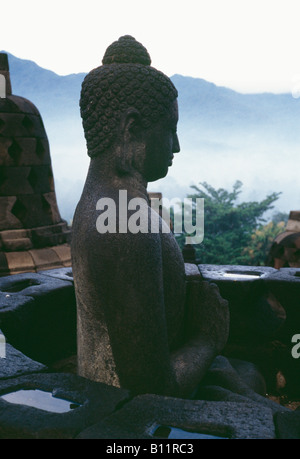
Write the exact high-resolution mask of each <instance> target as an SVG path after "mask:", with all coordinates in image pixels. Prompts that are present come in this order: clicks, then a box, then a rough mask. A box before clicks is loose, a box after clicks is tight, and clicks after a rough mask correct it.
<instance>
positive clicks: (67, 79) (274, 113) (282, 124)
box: [3, 51, 300, 220]
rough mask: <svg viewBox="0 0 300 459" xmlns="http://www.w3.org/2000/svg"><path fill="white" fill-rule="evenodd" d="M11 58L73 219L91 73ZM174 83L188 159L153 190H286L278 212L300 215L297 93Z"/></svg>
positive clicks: (176, 79)
mask: <svg viewBox="0 0 300 459" xmlns="http://www.w3.org/2000/svg"><path fill="white" fill-rule="evenodd" d="M3 52H5V51H3ZM7 54H8V58H9V65H10V75H11V82H12V91H13V94H16V95H19V96H22V97H25V98H27V99H29V100H30V101H32V102H33V103H34V104H35V105H36V106H37V108H38V110H39V111H40V113H41V116H42V118H43V121H44V125H45V128H46V132H47V135H48V138H49V142H50V151H51V158H52V165H53V171H54V178H55V184H56V193H57V199H58V203H59V207H60V211H61V214H62V216H63V217H64V218H66V219H67V220H70V219H71V218H72V215H73V212H74V209H75V205H76V203H77V201H78V199H79V197H80V194H81V190H82V187H83V183H84V180H85V177H86V172H87V168H88V164H89V158H88V157H87V154H86V144H85V139H84V135H83V129H82V124H81V119H80V111H79V98H80V90H81V84H82V81H83V79H84V77H85V75H86V74H85V73H79V74H71V75H66V76H60V75H57V74H56V73H54V72H52V71H50V70H46V69H43V68H41V67H39V66H38V65H37V64H36V63H34V62H32V61H28V60H23V59H19V58H17V57H15V56H13V55H11V54H9V53H7ZM171 80H172V81H173V83H174V85H175V86H176V88H177V90H178V93H179V97H178V103H179V123H178V135H179V141H180V146H181V152H180V153H179V154H178V155H175V159H174V161H173V166H172V168H170V169H169V174H168V176H167V177H166V178H164V179H162V180H159V181H158V182H155V183H151V184H149V190H150V191H151V190H153V191H161V192H162V193H163V195H164V196H165V197H167V198H169V199H171V198H173V197H179V198H183V197H184V196H186V195H187V194H188V193H189V192H191V189H190V185H191V184H198V183H199V182H203V181H206V182H208V183H210V184H211V185H213V186H214V187H224V188H229V189H231V187H232V185H233V183H234V182H235V181H236V180H237V179H239V180H241V181H242V182H243V184H244V187H243V190H244V191H243V194H242V198H243V199H246V200H260V199H263V198H264V197H265V195H266V194H267V193H271V192H273V191H282V192H283V194H282V196H281V198H280V200H279V201H278V206H277V207H278V209H279V210H282V211H286V212H289V210H296V209H299V208H300V191H299V186H298V185H299V178H298V176H299V174H298V170H299V147H300V123H299V122H300V100H299V99H295V98H293V97H292V95H291V94H272V93H262V94H241V93H238V92H236V91H234V90H232V89H228V88H225V87H220V86H217V85H215V84H214V83H210V82H207V81H205V80H203V79H200V78H192V77H187V76H181V75H177V74H176V75H173V76H172V77H171ZM297 166H298V167H297Z"/></svg>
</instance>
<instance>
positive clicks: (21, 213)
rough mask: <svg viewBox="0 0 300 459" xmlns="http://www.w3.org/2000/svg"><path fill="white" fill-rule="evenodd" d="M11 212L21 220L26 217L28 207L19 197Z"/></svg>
mask: <svg viewBox="0 0 300 459" xmlns="http://www.w3.org/2000/svg"><path fill="white" fill-rule="evenodd" d="M11 213H12V214H13V215H14V216H15V217H17V218H18V219H19V220H20V221H21V222H22V221H23V220H24V219H25V217H26V214H27V209H26V207H25V206H24V204H23V203H22V202H21V201H19V199H18V198H17V200H16V202H15V204H14V205H13V208H12V209H11Z"/></svg>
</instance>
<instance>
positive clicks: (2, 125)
mask: <svg viewBox="0 0 300 459" xmlns="http://www.w3.org/2000/svg"><path fill="white" fill-rule="evenodd" d="M4 125H5V121H3V120H2V119H1V118H0V131H2V129H3V128H4Z"/></svg>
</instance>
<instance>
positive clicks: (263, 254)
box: [243, 221, 285, 266]
mask: <svg viewBox="0 0 300 459" xmlns="http://www.w3.org/2000/svg"><path fill="white" fill-rule="evenodd" d="M284 228H285V222H284V221H280V222H278V223H276V222H274V221H271V222H269V223H268V224H267V225H260V227H259V228H258V229H256V230H255V231H254V233H252V235H251V241H250V243H249V245H248V246H247V247H246V248H245V249H244V252H243V253H244V255H245V256H246V259H247V260H248V261H249V262H248V263H247V264H251V265H255V266H263V265H265V264H266V259H267V255H268V253H269V251H270V248H271V245H272V242H273V241H274V239H275V238H276V236H278V234H280V233H283V232H284Z"/></svg>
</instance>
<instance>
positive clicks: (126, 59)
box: [80, 35, 179, 181]
mask: <svg viewBox="0 0 300 459" xmlns="http://www.w3.org/2000/svg"><path fill="white" fill-rule="evenodd" d="M102 64H103V65H101V66H100V67H98V68H96V69H94V70H92V71H91V72H90V73H89V74H88V75H87V76H86V77H85V79H84V81H83V84H82V90H81V99H80V110H81V117H82V122H83V128H84V133H85V138H86V143H87V149H88V155H89V156H90V157H91V158H92V159H93V158H98V157H100V156H101V155H104V154H107V152H109V153H108V154H110V153H111V152H112V151H116V148H115V147H116V145H118V146H120V149H119V150H122V155H121V158H120V161H119V167H118V169H119V171H120V173H121V174H122V173H123V174H126V173H129V171H130V170H132V168H134V169H137V170H139V172H140V173H141V174H142V175H143V176H144V178H145V179H146V180H147V181H153V180H157V179H158V178H162V177H164V176H165V175H166V174H167V172H168V167H169V166H171V164H172V159H173V154H174V153H177V152H178V151H179V142H178V138H177V134H176V126H177V121H178V106H177V96H178V93H177V90H176V88H175V87H174V85H173V83H172V81H171V80H170V79H169V78H168V77H167V76H166V75H164V74H163V73H162V72H160V71H158V70H157V69H155V68H153V67H151V59H150V56H149V54H148V52H147V50H146V49H145V47H144V46H143V45H142V44H140V43H138V42H137V41H136V40H135V39H134V38H133V37H131V36H129V35H125V36H123V37H121V38H120V39H119V40H118V41H116V42H114V43H112V44H111V45H110V46H109V47H108V48H107V50H106V52H105V55H104V58H103V60H102ZM133 146H134V147H133ZM132 150H134V154H133V153H132Z"/></svg>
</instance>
